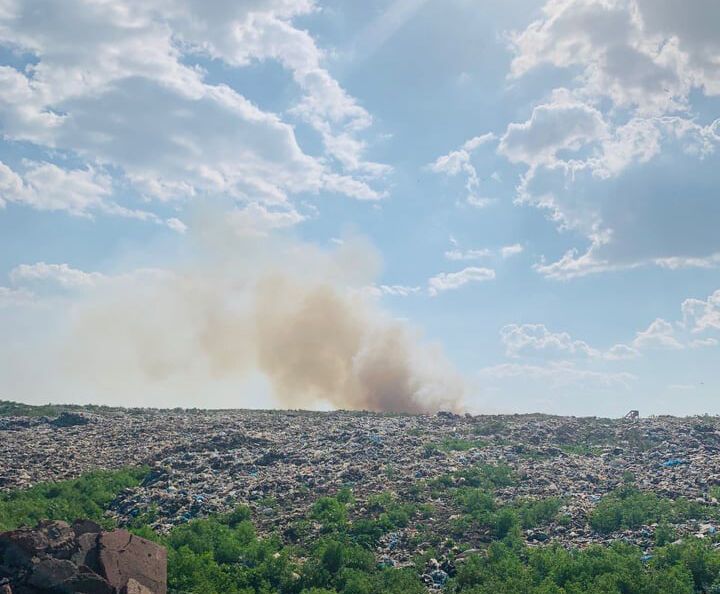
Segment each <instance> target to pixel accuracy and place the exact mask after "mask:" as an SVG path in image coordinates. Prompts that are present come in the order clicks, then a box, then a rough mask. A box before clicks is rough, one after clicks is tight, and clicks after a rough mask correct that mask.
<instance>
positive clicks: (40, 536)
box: [0, 520, 167, 594]
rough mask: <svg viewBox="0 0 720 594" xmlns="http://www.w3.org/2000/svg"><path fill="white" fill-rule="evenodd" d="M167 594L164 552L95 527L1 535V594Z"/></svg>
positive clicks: (54, 525)
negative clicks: (49, 593) (51, 593)
mask: <svg viewBox="0 0 720 594" xmlns="http://www.w3.org/2000/svg"><path fill="white" fill-rule="evenodd" d="M48 592H54V593H57V594H62V593H68V594H70V593H79V594H166V593H167V552H166V551H165V549H164V548H163V547H161V546H159V545H156V544H155V543H153V542H151V541H149V540H145V539H143V538H139V537H137V536H134V535H132V534H130V533H129V532H127V531H125V530H115V531H112V532H104V531H102V529H101V528H100V526H98V525H97V524H95V523H94V522H90V521H87V520H84V521H83V520H78V521H76V522H75V523H73V524H72V526H71V525H69V524H67V523H66V522H59V521H42V522H40V523H39V524H38V525H37V527H35V528H34V529H27V528H24V529H20V530H14V531H12V532H4V533H0V593H2V594H43V593H48Z"/></svg>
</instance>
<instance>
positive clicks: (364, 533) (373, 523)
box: [348, 493, 427, 547]
mask: <svg viewBox="0 0 720 594" xmlns="http://www.w3.org/2000/svg"><path fill="white" fill-rule="evenodd" d="M367 510H368V514H367V516H366V517H362V518H358V519H356V520H355V521H354V522H353V523H352V525H351V526H350V527H349V529H348V534H349V535H350V536H351V537H352V539H353V541H354V542H357V543H358V544H361V545H363V546H365V547H373V546H375V544H376V543H377V541H378V540H379V539H380V538H381V537H382V535H383V534H387V533H388V532H391V531H393V530H397V529H398V528H404V527H405V526H407V525H408V524H409V523H410V519H411V517H412V516H413V515H414V514H415V513H416V512H417V511H418V507H417V506H415V505H413V504H411V503H403V502H401V501H399V500H398V499H397V497H395V496H393V495H392V494H390V493H380V494H377V495H372V496H370V497H369V498H368V502H367ZM425 511H427V509H425Z"/></svg>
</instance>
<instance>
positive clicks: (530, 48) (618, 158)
mask: <svg viewBox="0 0 720 594" xmlns="http://www.w3.org/2000/svg"><path fill="white" fill-rule="evenodd" d="M717 16H718V7H717V4H716V3H714V2H713V1H712V0H701V1H698V2H693V3H691V4H690V5H687V6H685V5H680V4H679V3H676V2H674V0H661V1H659V2H653V1H652V0H548V1H547V2H546V3H545V5H544V7H543V12H542V15H541V17H540V18H539V19H537V20H535V21H534V22H532V23H531V24H530V25H529V26H528V27H527V28H526V29H525V30H523V31H520V32H517V33H515V34H512V35H511V45H512V49H513V52H514V59H513V62H512V66H511V71H510V76H511V78H519V77H522V76H524V75H525V74H526V73H527V72H528V71H530V70H531V69H533V68H535V67H537V66H539V65H542V64H546V65H547V64H551V65H553V66H555V67H557V68H560V69H565V70H566V72H565V74H568V75H570V74H576V75H577V76H575V77H574V78H573V79H572V80H571V81H568V82H567V83H566V84H567V85H569V86H570V88H568V89H565V88H563V89H554V90H552V92H551V93H550V99H545V100H543V101H542V103H541V104H540V105H537V106H536V107H535V108H534V110H533V113H532V115H531V117H530V118H529V119H528V120H527V121H525V122H520V123H512V124H510V125H509V126H508V128H507V130H506V132H505V134H504V135H503V136H502V138H501V141H500V145H499V148H498V152H499V153H500V154H502V155H504V156H506V157H507V158H508V160H510V161H511V162H515V163H522V164H525V165H526V166H527V167H528V169H527V171H526V172H525V173H524V174H523V175H522V177H521V181H520V184H519V186H518V197H517V198H518V202H522V203H528V204H533V205H535V206H537V207H538V208H542V209H545V210H546V211H547V213H548V215H549V217H550V218H551V219H552V220H553V221H555V222H556V223H557V224H558V225H559V226H560V227H561V228H572V229H574V230H577V231H579V232H580V233H582V234H584V235H585V236H586V238H587V239H588V241H589V245H588V246H587V248H585V249H577V248H573V249H572V250H569V251H568V252H566V254H565V255H564V256H563V257H562V258H561V259H560V260H558V261H556V262H552V263H546V262H545V261H543V262H541V263H540V264H539V265H538V266H537V269H538V270H539V271H540V272H541V273H542V274H545V275H547V276H549V277H553V278H563V279H567V278H573V277H576V276H583V275H586V274H590V273H597V272H607V271H611V270H619V269H629V268H634V267H636V266H645V265H657V266H664V267H667V268H680V267H710V266H714V265H715V264H716V263H717V254H718V253H720V251H719V249H720V245H718V241H717V233H714V232H713V231H712V229H713V228H717V225H718V223H719V222H720V221H719V220H718V217H717V209H714V207H713V206H712V195H713V190H712V189H711V188H712V187H713V186H716V184H717V181H716V180H717V173H716V172H717V167H716V164H714V163H713V162H712V160H711V157H713V156H714V154H715V153H716V150H717V146H718V144H719V143H720V135H719V134H718V130H720V123H719V122H718V120H715V121H708V119H707V116H704V118H705V119H704V121H703V119H701V118H700V117H699V116H698V115H697V114H695V113H694V112H693V108H694V105H695V104H696V101H697V99H696V96H700V95H702V94H705V95H718V94H720V84H718V82H717V81H718V80H719V78H718V73H719V72H720V60H719V59H718V56H719V55H720V34H718V30H717V28H716V27H712V26H710V25H708V24H707V23H710V22H714V19H715V20H716V17H717ZM547 91H551V89H548V90H547ZM547 91H546V92H547ZM666 153H669V154H666ZM678 153H680V154H679V155H678ZM663 157H664V159H665V160H664V165H663V166H662V168H661V169H660V170H659V171H658V168H660V167H661V166H660V165H657V164H655V163H654V162H656V161H658V160H659V159H660V158H663ZM689 157H694V158H693V159H690V158H689ZM693 160H696V161H697V162H696V163H693V162H692V161H693ZM643 176H644V177H645V178H646V183H641V182H640V181H639V179H641V178H642V177H643ZM647 180H649V182H648V181H647ZM693 194H695V195H693ZM663 201H664V202H663ZM689 203H692V206H689ZM620 204H621V205H622V207H620ZM668 237H669V238H670V240H669V241H659V240H658V238H668Z"/></svg>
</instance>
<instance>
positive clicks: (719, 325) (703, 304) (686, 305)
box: [681, 289, 720, 334]
mask: <svg viewBox="0 0 720 594" xmlns="http://www.w3.org/2000/svg"><path fill="white" fill-rule="evenodd" d="M681 310H682V316H683V324H684V326H685V327H686V328H687V329H688V330H689V331H690V332H693V333H695V334H696V333H699V332H704V331H706V330H720V289H718V290H717V291H715V292H714V293H713V294H712V295H710V296H709V297H708V298H707V299H706V300H704V301H703V300H702V299H692V298H691V299H686V300H685V301H683V303H682V305H681Z"/></svg>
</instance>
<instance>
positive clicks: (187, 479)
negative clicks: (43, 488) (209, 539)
mask: <svg viewBox="0 0 720 594" xmlns="http://www.w3.org/2000/svg"><path fill="white" fill-rule="evenodd" d="M73 415H74V416H73ZM73 415H70V416H68V415H66V416H64V417H63V418H62V420H59V419H43V418H41V419H28V418H23V417H7V418H4V419H2V424H0V490H1V491H9V490H12V489H18V488H24V487H28V486H31V485H33V484H37V483H39V482H43V481H55V480H61V479H67V478H73V477H77V476H79V475H81V474H82V473H84V472H87V471H88V470H91V469H97V468H106V469H117V468H120V467H124V466H137V465H142V464H145V465H148V466H149V467H150V472H149V473H148V475H147V476H146V478H145V480H144V481H143V483H142V484H141V485H140V486H139V487H137V488H132V489H128V490H126V491H124V492H123V493H121V495H120V496H119V497H118V498H117V499H116V500H115V501H114V502H113V504H112V506H111V509H110V511H109V512H108V513H109V515H110V516H112V517H113V518H114V519H115V520H117V522H118V523H119V525H121V526H123V525H127V524H128V523H130V522H132V520H133V519H134V518H137V517H148V518H149V522H150V523H151V525H152V527H153V528H154V529H155V530H157V531H159V532H167V531H169V530H170V529H171V528H172V527H173V526H175V525H178V524H182V523H185V522H188V521H191V520H193V519H195V518H201V517H206V516H208V515H211V514H214V513H223V512H228V511H231V510H232V509H234V508H235V507H236V506H237V505H239V504H244V505H248V506H249V507H250V508H251V510H252V512H253V519H254V521H255V523H256V525H257V527H258V530H259V532H260V533H261V534H262V533H266V534H270V533H273V534H280V535H283V537H285V538H290V536H289V534H290V532H291V531H290V530H289V528H290V527H291V525H292V524H293V522H295V521H297V520H299V519H302V518H307V517H308V513H309V510H310V509H311V506H312V505H313V503H314V502H315V501H317V499H318V498H319V497H321V496H324V495H334V494H336V493H338V492H339V491H340V490H341V489H343V488H349V489H351V491H352V494H353V497H354V499H355V502H356V503H355V508H356V509H357V510H362V509H363V506H364V505H365V504H366V502H367V501H368V499H369V498H370V497H371V496H372V495H377V494H380V493H388V492H390V493H392V494H393V496H395V497H396V498H397V499H398V500H399V501H413V502H417V498H418V489H417V486H418V485H419V484H423V483H426V482H427V481H431V480H433V479H437V478H438V477H441V476H447V475H448V474H452V473H457V472H459V471H462V470H463V469H467V468H472V467H474V466H476V465H479V464H489V465H506V466H508V467H509V468H510V469H512V471H513V473H514V475H515V476H516V477H518V480H517V481H516V482H515V483H514V484H513V485H512V486H507V487H500V488H498V489H497V491H496V493H495V496H496V497H497V499H498V500H499V501H500V502H501V503H502V502H512V501H516V500H519V499H527V498H530V499H541V498H547V497H557V498H560V499H561V501H562V509H561V516H562V521H553V522H551V523H550V524H549V525H547V526H543V527H542V528H541V529H533V530H525V531H523V534H522V536H523V538H524V539H525V540H526V542H527V543H528V544H530V545H531V546H539V545H542V544H547V543H559V544H561V545H563V546H579V547H583V546H587V545H588V544H591V543H609V542H612V541H614V540H617V539H622V540H625V541H627V542H630V543H633V544H637V545H639V546H641V547H644V548H647V549H650V548H651V545H652V539H653V533H654V530H655V528H656V526H652V525H651V526H641V527H639V528H636V529H632V530H623V531H620V532H615V533H611V534H600V533H597V532H595V531H594V530H593V529H592V528H591V527H590V525H589V523H588V517H589V514H590V513H591V512H592V510H593V509H594V507H595V506H596V505H597V504H598V502H600V501H601V500H602V499H603V497H606V496H607V495H608V494H609V493H611V492H613V491H614V490H615V489H617V488H618V487H619V486H621V485H622V484H624V482H625V481H627V480H628V477H629V476H630V477H632V480H633V481H634V484H635V485H637V488H638V489H640V490H646V491H652V492H654V493H655V494H657V495H658V496H660V497H667V498H670V499H677V498H679V497H684V498H687V499H688V500H690V501H697V502H702V503H703V504H704V505H707V506H717V505H718V501H717V499H716V498H715V497H714V496H713V494H714V490H713V487H714V486H715V485H720V456H719V455H718V454H719V453H720V420H719V419H718V418H715V417H688V418H675V417H650V418H637V417H634V416H633V417H632V418H626V419H601V418H594V417H593V418H575V417H555V416H547V415H507V416H472V415H457V414H453V413H438V414H436V415H401V414H376V413H367V412H347V411H337V412H306V411H253V410H217V411H207V410H183V409H175V410H152V409H132V410H130V409H129V410H116V411H113V412H111V413H108V414H90V413H87V414H85V413H73ZM447 444H450V446H449V447H448V445H447ZM453 444H459V446H457V447H454V446H453ZM420 503H428V504H430V505H431V506H432V514H430V515H429V516H428V517H426V518H424V519H423V523H424V524H425V526H426V527H427V528H429V530H430V531H433V530H437V531H438V532H442V531H443V530H446V527H447V525H448V524H449V522H450V521H451V520H452V519H453V513H454V511H453V509H452V506H451V505H450V503H451V502H450V501H449V500H447V499H446V498H444V497H443V496H442V495H441V496H438V497H436V498H434V499H429V500H427V501H421V502H420ZM676 528H677V530H678V531H679V533H680V534H683V533H687V534H692V535H697V536H699V537H702V536H703V535H704V534H713V533H714V532H715V526H714V524H712V523H708V522H707V521H702V520H701V519H700V518H698V519H689V520H687V521H683V522H682V523H680V524H679V525H678V526H676ZM414 530H415V528H414V527H413V525H410V526H408V527H406V528H403V529H400V530H397V531H393V532H391V533H390V534H386V535H385V536H384V537H383V538H382V539H381V544H380V545H379V547H378V550H377V551H376V554H377V557H378V561H379V562H380V563H386V564H388V565H395V566H402V565H405V564H408V563H410V562H411V560H412V557H413V555H415V554H417V553H418V550H420V551H422V549H423V546H422V543H421V544H420V545H417V544H415V545H413V544H411V543H412V542H413V536H415V533H414V532H413V531H414ZM471 537H472V535H471ZM486 537H487V535H484V534H482V533H478V534H477V535H476V542H472V538H470V544H471V545H473V546H477V547H480V546H482V544H483V542H487V538H486ZM451 546H452V543H449V544H448V547H451ZM460 557H462V555H460ZM442 564H443V559H438V560H436V559H432V560H430V562H428V567H427V569H426V572H425V574H424V577H423V579H425V580H428V581H431V582H432V585H434V586H435V587H439V586H441V585H442V583H444V581H445V580H446V579H447V578H448V576H451V575H452V571H453V568H452V567H450V566H445V567H443V565H442Z"/></svg>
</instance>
